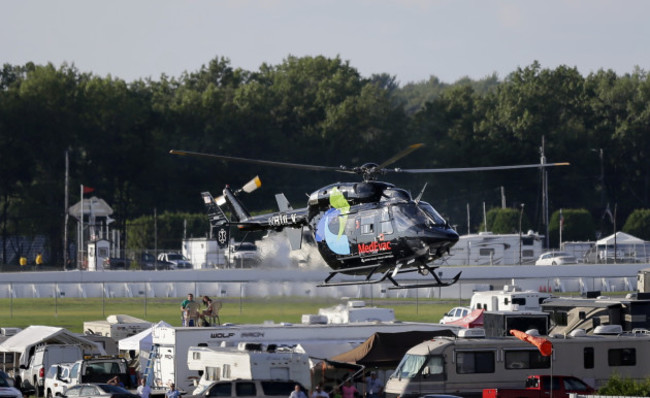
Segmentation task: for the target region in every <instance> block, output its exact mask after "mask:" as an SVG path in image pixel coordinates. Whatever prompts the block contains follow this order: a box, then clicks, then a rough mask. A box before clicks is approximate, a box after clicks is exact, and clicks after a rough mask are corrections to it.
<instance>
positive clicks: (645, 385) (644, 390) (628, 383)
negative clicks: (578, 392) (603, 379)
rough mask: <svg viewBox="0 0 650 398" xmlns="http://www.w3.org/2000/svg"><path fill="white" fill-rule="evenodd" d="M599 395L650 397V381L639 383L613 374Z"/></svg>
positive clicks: (599, 390) (600, 389)
mask: <svg viewBox="0 0 650 398" xmlns="http://www.w3.org/2000/svg"><path fill="white" fill-rule="evenodd" d="M598 394H599V395H606V396H619V397H626V396H627V397H648V396H650V379H645V380H643V381H640V382H637V381H635V380H632V379H631V378H628V377H621V375H619V374H613V375H612V376H611V377H610V378H609V380H607V384H605V385H604V386H603V387H601V388H599V389H598Z"/></svg>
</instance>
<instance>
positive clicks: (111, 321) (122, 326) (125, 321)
mask: <svg viewBox="0 0 650 398" xmlns="http://www.w3.org/2000/svg"><path fill="white" fill-rule="evenodd" d="M151 325H152V323H151V322H147V321H145V320H143V319H139V318H135V317H132V316H130V315H124V314H117V315H109V316H107V317H106V320H105V321H104V320H99V321H87V322H84V333H85V334H87V335H91V334H94V335H98V336H108V337H111V338H113V339H114V340H122V339H124V338H127V337H130V336H133V335H136V334H138V333H140V332H142V331H143V330H147V329H149V328H150V327H151Z"/></svg>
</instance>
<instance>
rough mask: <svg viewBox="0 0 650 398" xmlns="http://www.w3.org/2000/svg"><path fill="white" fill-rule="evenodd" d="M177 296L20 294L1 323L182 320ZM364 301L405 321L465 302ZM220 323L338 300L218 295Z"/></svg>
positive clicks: (294, 316)
mask: <svg viewBox="0 0 650 398" xmlns="http://www.w3.org/2000/svg"><path fill="white" fill-rule="evenodd" d="M183 299H184V297H178V298H148V299H143V298H104V299H102V298H58V299H54V298H23V299H0V327H20V328H26V327H28V326H30V325H46V326H58V327H63V328H66V329H68V330H70V331H71V332H76V333H82V332H84V330H83V323H84V322H87V321H96V320H103V319H106V317H107V316H109V315H112V314H127V315H131V316H133V317H136V318H140V319H144V320H147V321H150V322H158V321H161V320H163V321H165V322H167V323H169V324H171V325H173V326H180V325H181V317H180V303H181V301H182V300H183ZM361 300H364V301H365V302H366V305H367V306H376V307H386V308H393V310H394V311H395V318H396V319H398V320H400V321H409V322H438V321H439V320H440V318H442V316H443V314H444V313H446V312H447V311H448V310H449V309H451V307H454V306H457V305H467V304H468V303H467V301H463V302H459V301H458V300H455V301H454V300H452V301H450V300H440V299H417V300H416V299H380V300H378V299H374V300H372V299H361ZM219 301H221V302H222V303H223V307H222V308H221V311H220V318H221V323H222V324H223V323H235V324H246V323H253V324H255V323H262V322H264V321H273V322H276V323H279V322H289V323H300V322H301V321H302V315H303V314H318V310H319V309H320V308H326V307H331V306H335V305H338V304H341V303H343V302H342V301H340V300H337V299H334V298H320V297H319V298H311V297H271V298H241V299H239V298H222V299H219Z"/></svg>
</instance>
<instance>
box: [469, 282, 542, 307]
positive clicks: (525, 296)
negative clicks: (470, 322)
mask: <svg viewBox="0 0 650 398" xmlns="http://www.w3.org/2000/svg"><path fill="white" fill-rule="evenodd" d="M548 298H551V293H546V292H536V291H534V290H522V289H521V288H520V287H519V286H516V285H505V286H504V287H503V290H486V291H482V292H474V294H473V295H472V298H471V300H470V303H469V306H470V308H471V309H472V310H480V309H483V310H486V311H541V310H542V303H543V302H544V300H546V299H548Z"/></svg>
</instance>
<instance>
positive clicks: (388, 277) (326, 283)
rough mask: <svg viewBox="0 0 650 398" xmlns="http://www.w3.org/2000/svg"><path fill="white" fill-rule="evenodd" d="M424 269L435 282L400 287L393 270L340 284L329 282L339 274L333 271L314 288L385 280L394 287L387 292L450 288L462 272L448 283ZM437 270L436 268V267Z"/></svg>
mask: <svg viewBox="0 0 650 398" xmlns="http://www.w3.org/2000/svg"><path fill="white" fill-rule="evenodd" d="M424 268H425V269H427V270H428V271H429V274H431V276H432V277H433V278H434V279H435V282H430V283H423V284H410V285H400V284H399V283H397V281H396V280H395V279H393V275H392V274H393V271H394V270H393V269H389V270H388V271H386V272H384V274H383V275H382V276H381V277H380V278H377V279H371V278H372V276H373V275H374V273H375V271H374V270H373V271H370V273H368V275H367V276H366V279H365V280H363V281H342V282H330V280H331V279H332V278H333V277H334V276H336V275H337V274H339V273H341V272H339V271H334V272H330V275H329V276H328V277H327V278H326V279H325V281H324V282H323V283H321V284H318V285H316V287H328V286H350V285H373V284H376V283H381V282H384V281H386V280H389V281H390V282H391V283H392V284H393V285H394V286H391V287H389V288H388V289H389V290H396V289H416V288H419V287H445V286H451V285H453V284H454V283H456V282H458V279H459V278H460V274H462V271H461V272H459V273H458V274H456V276H454V277H453V278H452V279H451V280H450V281H449V282H443V281H442V280H441V279H440V277H439V276H438V275H436V273H435V272H434V269H435V268H431V267H429V266H428V265H426V264H425V265H424ZM436 268H437V267H436ZM402 272H410V270H409V271H406V270H404V271H398V273H402Z"/></svg>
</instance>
